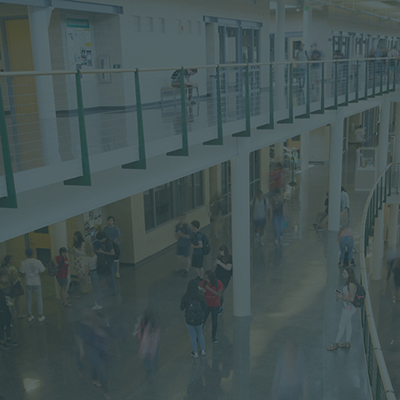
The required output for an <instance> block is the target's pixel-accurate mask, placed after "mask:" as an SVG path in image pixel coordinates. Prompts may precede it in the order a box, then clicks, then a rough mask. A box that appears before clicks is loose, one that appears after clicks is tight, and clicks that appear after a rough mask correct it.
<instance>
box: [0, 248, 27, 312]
mask: <svg viewBox="0 0 400 400" xmlns="http://www.w3.org/2000/svg"><path fill="white" fill-rule="evenodd" d="M3 267H4V268H5V269H6V270H7V271H8V274H9V277H8V278H9V280H10V284H11V287H12V289H11V293H12V297H13V299H14V305H15V310H16V312H17V317H18V318H24V317H26V315H23V314H22V313H21V305H20V300H21V296H23V295H24V294H25V291H24V288H23V287H22V284H21V279H20V277H19V271H18V269H17V267H16V266H15V265H14V256H11V255H8V256H5V257H4V265H3Z"/></svg>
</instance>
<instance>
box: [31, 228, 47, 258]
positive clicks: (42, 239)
mask: <svg viewBox="0 0 400 400" xmlns="http://www.w3.org/2000/svg"><path fill="white" fill-rule="evenodd" d="M28 237H29V247H30V248H31V249H32V250H33V251H34V252H35V254H34V257H35V258H37V259H38V260H40V261H42V263H43V264H44V265H48V263H49V262H50V259H51V237H50V231H49V227H48V226H45V227H44V228H41V229H37V230H36V231H33V232H29V233H28Z"/></svg>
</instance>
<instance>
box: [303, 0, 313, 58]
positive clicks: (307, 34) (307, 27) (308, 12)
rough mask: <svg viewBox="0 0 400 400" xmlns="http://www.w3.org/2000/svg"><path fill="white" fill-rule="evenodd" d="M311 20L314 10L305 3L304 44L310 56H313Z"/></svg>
mask: <svg viewBox="0 0 400 400" xmlns="http://www.w3.org/2000/svg"><path fill="white" fill-rule="evenodd" d="M311 18H312V8H311V7H310V6H309V5H308V4H307V3H304V8H303V43H304V48H305V49H306V50H307V53H308V55H309V56H310V55H311Z"/></svg>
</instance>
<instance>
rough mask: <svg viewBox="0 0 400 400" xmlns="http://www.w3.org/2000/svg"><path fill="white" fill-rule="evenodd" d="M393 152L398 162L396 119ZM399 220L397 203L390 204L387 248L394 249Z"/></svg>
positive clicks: (399, 147)
mask: <svg viewBox="0 0 400 400" xmlns="http://www.w3.org/2000/svg"><path fill="white" fill-rule="evenodd" d="M396 115H397V118H396V120H397V119H400V103H396ZM394 145H395V148H394V153H393V162H394V163H399V162H400V121H396V129H395V138H394ZM398 220H399V205H398V204H391V205H390V216H389V231H388V241H389V249H394V248H395V247H396V246H397V241H398V238H397V221H398Z"/></svg>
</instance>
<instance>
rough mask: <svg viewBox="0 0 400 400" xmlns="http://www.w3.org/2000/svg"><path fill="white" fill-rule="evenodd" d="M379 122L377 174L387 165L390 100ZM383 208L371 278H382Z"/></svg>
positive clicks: (376, 222) (378, 222)
mask: <svg viewBox="0 0 400 400" xmlns="http://www.w3.org/2000/svg"><path fill="white" fill-rule="evenodd" d="M380 119H381V123H380V128H379V146H378V170H377V172H378V176H379V175H380V174H381V173H382V172H383V171H384V169H385V168H386V166H387V155H388V140H389V122H390V102H389V101H386V102H385V103H383V104H382V105H381V118H380ZM384 230H385V220H384V210H383V209H382V210H380V211H379V212H378V217H377V218H376V219H375V227H374V247H373V254H372V279H374V280H378V279H381V278H382V266H383V253H384Z"/></svg>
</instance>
